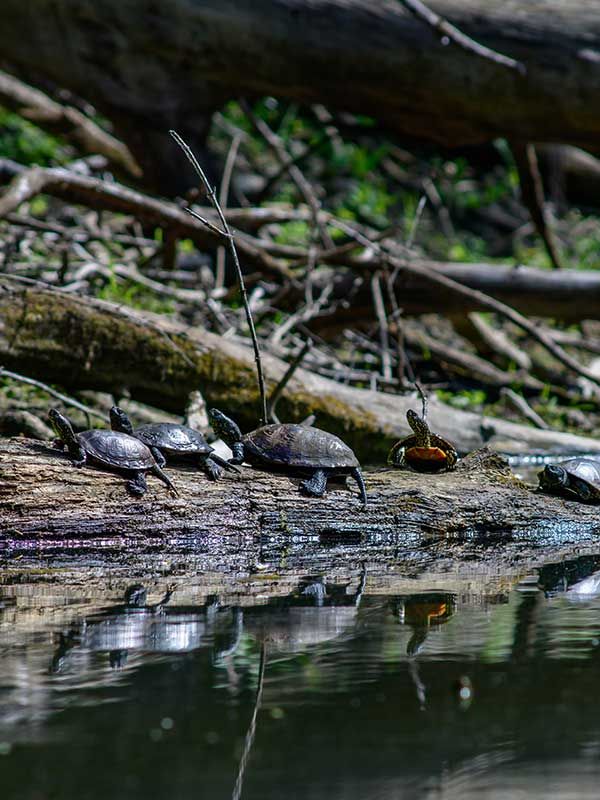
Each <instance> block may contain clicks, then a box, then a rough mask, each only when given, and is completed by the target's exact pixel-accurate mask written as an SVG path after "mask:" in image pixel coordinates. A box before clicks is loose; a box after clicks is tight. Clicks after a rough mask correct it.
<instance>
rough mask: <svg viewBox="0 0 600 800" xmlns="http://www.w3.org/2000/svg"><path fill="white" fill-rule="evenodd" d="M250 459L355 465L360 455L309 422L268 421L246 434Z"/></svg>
mask: <svg viewBox="0 0 600 800" xmlns="http://www.w3.org/2000/svg"><path fill="white" fill-rule="evenodd" d="M242 442H243V444H244V451H245V455H246V458H247V460H248V461H249V462H250V463H254V462H256V463H263V464H272V465H274V466H277V465H280V466H287V467H297V468H298V469H348V470H350V469H354V468H355V467H358V466H359V463H358V459H357V458H356V456H355V455H354V453H353V452H352V450H351V449H350V448H349V447H348V445H347V444H344V442H342V440H341V439H339V438H338V437H337V436H335V435H334V434H333V433H328V432H327V431H322V430H320V429H319V428H313V427H309V426H307V425H265V426H264V427H262V428H257V430H255V431H252V432H251V433H247V434H246V435H245V436H243V437H242Z"/></svg>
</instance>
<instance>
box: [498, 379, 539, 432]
mask: <svg viewBox="0 0 600 800" xmlns="http://www.w3.org/2000/svg"><path fill="white" fill-rule="evenodd" d="M500 395H501V397H504V398H505V399H506V400H508V402H509V403H510V404H511V405H512V406H513V408H516V410H517V411H518V412H519V413H520V414H522V415H523V416H524V417H525V419H527V420H529V422H531V423H532V424H533V425H535V427H536V428H541V429H542V430H544V431H547V430H549V429H550V426H549V425H548V423H547V422H546V421H545V420H543V419H542V418H541V417H540V415H539V414H538V413H537V411H534V410H533V408H532V407H531V406H530V405H529V403H528V402H527V400H525V398H524V397H523V396H522V395H520V394H517V393H516V392H514V391H513V390H512V389H509V388H508V387H507V386H506V387H505V388H504V389H500Z"/></svg>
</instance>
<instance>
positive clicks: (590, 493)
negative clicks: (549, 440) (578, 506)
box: [538, 458, 600, 503]
mask: <svg viewBox="0 0 600 800" xmlns="http://www.w3.org/2000/svg"><path fill="white" fill-rule="evenodd" d="M538 480H539V482H540V489H543V490H544V491H545V492H550V494H562V495H567V496H569V497H578V498H579V499H580V500H584V501H587V502H592V503H594V502H595V503H598V502H600V461H594V460H593V459H591V458H570V459H569V460H568V461H563V462H562V463H561V464H547V465H546V466H545V467H544V469H543V470H542V471H541V472H539V473H538Z"/></svg>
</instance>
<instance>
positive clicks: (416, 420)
mask: <svg viewBox="0 0 600 800" xmlns="http://www.w3.org/2000/svg"><path fill="white" fill-rule="evenodd" d="M406 420H407V422H408V424H409V425H410V427H411V429H412V431H413V433H414V434H415V436H416V437H417V440H418V443H419V445H420V446H421V447H429V437H430V435H431V432H430V430H429V425H428V424H427V423H426V422H425V420H424V419H423V417H420V416H419V415H418V414H417V412H416V411H413V410H412V408H409V409H408V411H407V412H406Z"/></svg>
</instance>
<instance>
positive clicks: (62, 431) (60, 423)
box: [48, 408, 77, 445]
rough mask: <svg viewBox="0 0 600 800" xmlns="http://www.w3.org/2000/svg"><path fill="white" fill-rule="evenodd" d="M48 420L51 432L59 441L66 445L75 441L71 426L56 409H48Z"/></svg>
mask: <svg viewBox="0 0 600 800" xmlns="http://www.w3.org/2000/svg"><path fill="white" fill-rule="evenodd" d="M48 419H49V420H50V425H52V430H53V431H54V433H55V434H56V435H57V437H58V438H59V439H60V440H61V441H63V442H64V443H65V444H67V445H68V444H72V443H73V442H76V441H77V440H76V438H75V431H74V430H73V426H72V425H71V423H70V422H69V420H68V419H67V418H66V417H65V415H64V414H61V413H60V411H59V410H58V409H57V408H51V409H50V411H49V412H48Z"/></svg>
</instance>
